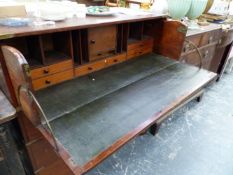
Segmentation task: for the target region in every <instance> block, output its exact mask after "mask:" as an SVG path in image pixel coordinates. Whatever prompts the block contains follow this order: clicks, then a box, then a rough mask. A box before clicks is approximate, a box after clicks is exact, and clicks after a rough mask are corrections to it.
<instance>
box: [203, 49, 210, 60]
mask: <svg viewBox="0 0 233 175" xmlns="http://www.w3.org/2000/svg"><path fill="white" fill-rule="evenodd" d="M208 55H209V51H208V50H206V51H205V53H204V55H203V57H204V58H207V57H208Z"/></svg>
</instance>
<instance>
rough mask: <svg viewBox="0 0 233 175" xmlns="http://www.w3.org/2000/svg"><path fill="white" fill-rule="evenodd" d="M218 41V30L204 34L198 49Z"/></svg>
mask: <svg viewBox="0 0 233 175" xmlns="http://www.w3.org/2000/svg"><path fill="white" fill-rule="evenodd" d="M219 40H220V30H216V31H212V32H207V33H204V34H203V35H202V37H201V41H200V44H199V47H202V46H206V45H208V44H213V43H218V42H219Z"/></svg>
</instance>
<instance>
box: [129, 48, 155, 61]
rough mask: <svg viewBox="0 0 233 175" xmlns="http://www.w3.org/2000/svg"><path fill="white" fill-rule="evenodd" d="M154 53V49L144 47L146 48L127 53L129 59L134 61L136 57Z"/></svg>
mask: <svg viewBox="0 0 233 175" xmlns="http://www.w3.org/2000/svg"><path fill="white" fill-rule="evenodd" d="M152 51H153V48H152V47H144V48H140V49H134V50H130V51H128V53H127V59H132V58H134V57H138V56H141V55H144V54H147V53H151V52H152Z"/></svg>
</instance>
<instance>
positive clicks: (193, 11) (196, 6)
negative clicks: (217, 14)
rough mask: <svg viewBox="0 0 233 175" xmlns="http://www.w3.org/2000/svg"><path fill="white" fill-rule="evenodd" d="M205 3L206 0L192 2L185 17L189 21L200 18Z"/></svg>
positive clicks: (193, 0)
mask: <svg viewBox="0 0 233 175" xmlns="http://www.w3.org/2000/svg"><path fill="white" fill-rule="evenodd" d="M207 2H208V0H192V3H191V6H190V9H189V11H188V13H187V17H188V18H189V19H191V20H194V19H196V18H198V17H199V16H201V14H202V13H203V12H204V10H205V8H206V5H207Z"/></svg>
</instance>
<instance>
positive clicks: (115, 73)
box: [36, 54, 214, 165]
mask: <svg viewBox="0 0 233 175" xmlns="http://www.w3.org/2000/svg"><path fill="white" fill-rule="evenodd" d="M213 77H214V76H213V74H212V73H210V72H208V71H205V70H202V69H201V70H199V69H198V68H196V67H193V66H188V65H185V64H180V63H178V62H175V61H173V60H170V59H167V58H165V57H162V56H159V55H156V54H149V55H146V56H141V57H139V58H136V59H133V60H131V61H128V62H125V63H121V64H118V65H116V66H113V67H110V68H108V69H105V70H101V71H98V72H96V73H93V74H91V75H89V76H84V77H80V78H77V79H74V80H71V81H68V82H66V83H62V84H60V85H56V86H53V87H49V88H47V89H44V90H41V91H38V92H36V96H37V98H38V100H39V102H40V104H41V105H42V108H43V109H44V111H45V113H46V115H47V116H48V118H49V119H50V124H51V126H52V128H53V130H54V133H55V136H56V138H57V139H58V141H59V142H60V143H61V144H62V145H63V146H64V147H65V149H66V150H67V151H68V152H69V154H70V155H71V157H72V159H73V160H74V162H75V163H76V164H78V165H84V164H86V163H87V162H89V161H90V160H91V159H92V158H93V157H95V156H97V155H98V154H99V153H101V152H102V151H104V150H106V149H107V148H108V147H109V146H111V145H112V144H113V143H114V142H116V141H117V140H118V139H120V138H122V137H123V136H124V135H126V134H127V133H129V132H130V131H132V130H133V129H135V128H137V127H138V126H139V125H140V124H142V123H143V122H145V121H146V120H148V119H150V118H151V117H152V116H153V115H154V114H156V113H158V112H160V111H161V110H164V109H165V108H166V107H168V106H169V105H172V104H173V103H174V102H175V101H176V100H178V99H179V98H180V97H183V96H185V95H186V94H190V93H192V92H195V91H197V90H198V89H200V88H202V87H203V86H205V85H206V84H207V83H208V82H209V81H211V80H212V79H213ZM48 94H49V95H48Z"/></svg>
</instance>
